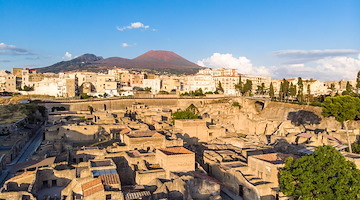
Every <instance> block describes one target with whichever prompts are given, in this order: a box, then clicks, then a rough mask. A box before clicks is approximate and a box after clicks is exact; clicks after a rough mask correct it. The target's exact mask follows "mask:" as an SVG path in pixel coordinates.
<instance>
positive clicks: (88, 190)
mask: <svg viewBox="0 0 360 200" xmlns="http://www.w3.org/2000/svg"><path fill="white" fill-rule="evenodd" d="M81 189H82V191H83V195H84V196H85V197H86V196H89V195H92V194H95V193H96V192H100V191H102V190H104V185H103V184H102V182H101V179H99V178H97V179H95V180H92V181H89V182H87V183H84V184H83V185H81Z"/></svg>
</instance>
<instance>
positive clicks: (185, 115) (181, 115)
mask: <svg viewBox="0 0 360 200" xmlns="http://www.w3.org/2000/svg"><path fill="white" fill-rule="evenodd" d="M197 118H198V116H197V115H195V114H194V113H193V112H191V111H188V110H184V111H177V112H174V113H173V114H172V119H173V120H175V119H197Z"/></svg>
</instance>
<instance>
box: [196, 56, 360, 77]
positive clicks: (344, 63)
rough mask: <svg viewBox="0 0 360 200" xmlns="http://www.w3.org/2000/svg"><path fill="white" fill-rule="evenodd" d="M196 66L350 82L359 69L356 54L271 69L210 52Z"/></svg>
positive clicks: (244, 58)
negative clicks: (209, 54)
mask: <svg viewBox="0 0 360 200" xmlns="http://www.w3.org/2000/svg"><path fill="white" fill-rule="evenodd" d="M197 64H198V65H200V66H203V67H212V68H221V67H223V68H234V69H237V70H238V72H239V73H242V74H252V75H267V76H271V77H272V78H274V79H282V78H291V77H303V78H314V79H318V80H321V81H329V80H354V79H355V78H356V74H357V72H358V71H359V70H360V54H358V55H357V57H350V56H332V57H331V56H327V57H325V58H321V59H317V60H315V61H310V62H303V63H298V64H283V65H275V66H254V65H253V64H252V63H251V61H250V60H249V59H248V58H246V57H238V58H236V57H234V56H233V55H232V54H221V53H214V54H213V55H212V56H210V57H208V58H205V59H202V60H199V61H198V62H197Z"/></svg>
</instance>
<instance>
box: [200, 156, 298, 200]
mask: <svg viewBox="0 0 360 200" xmlns="http://www.w3.org/2000/svg"><path fill="white" fill-rule="evenodd" d="M238 156H240V157H239V158H237V157H238ZM241 157H242V156H241V155H239V154H238V153H236V152H234V151H233V150H215V151H214V150H209V151H205V152H204V164H205V165H206V166H205V168H206V169H207V170H208V172H209V174H210V175H211V176H213V177H215V178H217V179H218V180H220V181H221V182H223V183H224V186H225V187H226V188H227V189H229V190H230V191H231V192H232V193H234V194H236V195H238V196H241V197H243V199H245V200H261V199H273V200H275V199H282V200H285V199H292V198H291V197H287V196H285V195H283V194H282V193H281V192H279V185H278V169H279V168H281V167H283V166H284V160H285V159H286V158H287V157H295V156H294V155H290V154H282V153H269V154H260V155H250V156H248V157H247V158H246V157H245V158H241ZM245 159H247V163H246V162H244V161H242V160H245Z"/></svg>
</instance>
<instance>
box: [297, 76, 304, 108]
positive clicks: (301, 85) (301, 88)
mask: <svg viewBox="0 0 360 200" xmlns="http://www.w3.org/2000/svg"><path fill="white" fill-rule="evenodd" d="M297 84H298V88H299V90H298V97H297V98H298V101H299V102H302V101H304V94H303V92H304V83H303V81H302V78H301V77H299V78H298V83H297Z"/></svg>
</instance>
